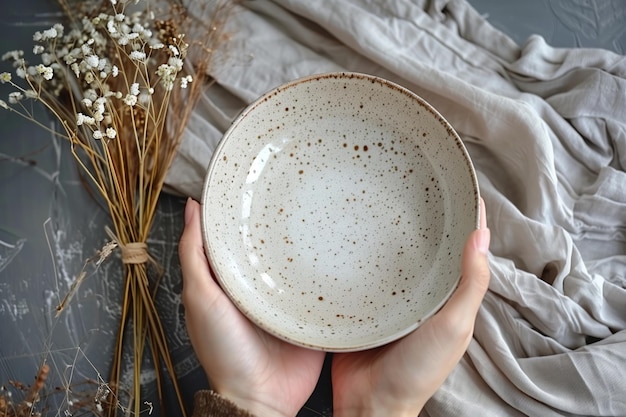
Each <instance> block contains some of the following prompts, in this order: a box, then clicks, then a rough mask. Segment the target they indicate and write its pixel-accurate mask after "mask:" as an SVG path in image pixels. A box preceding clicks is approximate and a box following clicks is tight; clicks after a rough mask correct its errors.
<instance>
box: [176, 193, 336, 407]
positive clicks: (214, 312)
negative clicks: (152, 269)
mask: <svg viewBox="0 0 626 417" xmlns="http://www.w3.org/2000/svg"><path fill="white" fill-rule="evenodd" d="M178 252H179V257H180V263H181V267H182V272H183V292H182V297H183V303H184V305H185V320H186V323H187V331H188V333H189V338H190V339H191V344H192V345H193V347H194V350H195V352H196V354H197V356H198V359H199V360H200V363H201V364H202V367H203V368H204V370H205V372H206V374H207V377H208V379H209V383H210V385H211V388H212V389H213V390H214V391H215V392H217V393H219V394H220V395H222V396H223V397H225V398H227V399H229V400H230V401H232V402H233V403H235V404H236V405H238V406H239V407H241V408H243V409H245V410H247V411H248V412H250V413H252V414H254V415H257V416H295V415H296V414H297V412H298V411H299V410H300V408H302V406H303V405H304V403H305V402H306V400H307V399H308V398H309V396H310V395H311V393H312V392H313V389H314V388H315V384H316V383H317V380H318V378H319V375H320V372H321V368H322V363H323V361H324V353H323V352H319V351H314V350H309V349H304V348H301V347H297V346H295V345H292V344H289V343H286V342H283V341H281V340H279V339H276V338H275V337H273V336H271V335H269V334H268V333H265V332H264V331H263V330H261V329H259V328H258V327H257V326H255V325H254V324H252V323H251V322H250V321H248V319H246V318H245V317H244V316H243V315H242V314H241V312H240V311H239V310H238V309H237V308H236V307H235V305H233V304H232V302H231V301H230V299H229V298H228V297H227V296H226V294H224V292H223V291H222V289H221V288H220V287H219V285H218V284H217V282H215V281H214V279H213V276H212V274H211V271H210V268H209V264H208V261H207V258H206V256H205V252H204V248H203V243H202V234H201V226H200V205H199V204H198V203H197V202H195V201H193V200H191V199H190V200H188V201H187V206H186V207H185V229H184V231H183V234H182V237H181V239H180V244H179V246H178Z"/></svg>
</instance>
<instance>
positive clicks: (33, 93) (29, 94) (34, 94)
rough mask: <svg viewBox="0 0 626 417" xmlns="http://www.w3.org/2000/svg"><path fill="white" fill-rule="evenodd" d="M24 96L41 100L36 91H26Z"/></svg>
mask: <svg viewBox="0 0 626 417" xmlns="http://www.w3.org/2000/svg"><path fill="white" fill-rule="evenodd" d="M24 95H25V96H26V98H39V94H38V93H37V92H36V91H35V90H30V89H28V90H26V91H24Z"/></svg>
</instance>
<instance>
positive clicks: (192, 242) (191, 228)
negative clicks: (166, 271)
mask: <svg viewBox="0 0 626 417" xmlns="http://www.w3.org/2000/svg"><path fill="white" fill-rule="evenodd" d="M178 256H179V258H180V266H181V269H182V275H183V294H182V295H183V302H184V304H185V305H186V306H189V304H191V303H194V302H195V300H202V299H204V301H206V297H211V294H214V295H215V294H216V293H221V291H219V292H216V291H215V290H217V289H218V288H217V287H218V286H217V284H216V283H215V282H214V280H213V278H212V275H211V271H210V268H209V262H208V260H207V258H206V255H205V252H204V245H203V242H202V227H201V224H200V204H199V203H198V202H196V201H194V200H192V199H191V198H190V199H188V200H187V204H186V206H185V228H184V230H183V233H182V235H181V238H180V242H179V243H178ZM213 287H215V288H213Z"/></svg>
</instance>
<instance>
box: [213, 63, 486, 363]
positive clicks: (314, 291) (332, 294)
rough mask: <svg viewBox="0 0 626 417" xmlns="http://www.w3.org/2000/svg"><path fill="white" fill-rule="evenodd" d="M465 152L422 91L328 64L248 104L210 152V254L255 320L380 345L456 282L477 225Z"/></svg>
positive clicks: (336, 347) (435, 306)
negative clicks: (325, 71)
mask: <svg viewBox="0 0 626 417" xmlns="http://www.w3.org/2000/svg"><path fill="white" fill-rule="evenodd" d="M478 216H479V191H478V183H477V181H476V175H475V172H474V169H473V166H472V163H471V160H470V158H469V155H468V153H467V151H466V149H465V147H464V145H463V143H462V142H461V140H460V138H459V136H458V135H457V134H456V132H455V131H454V129H453V128H452V127H451V126H450V124H449V123H448V122H447V121H446V120H445V119H444V118H443V117H442V116H441V115H440V114H439V113H438V112H437V111H436V110H435V109H434V108H433V107H432V106H430V105H429V104H428V103H427V102H426V101H424V100H423V99H421V98H420V97H418V96H417V95H415V94H413V93H412V92H410V91H409V90H407V89H405V88H403V87H401V86H398V85H396V84H394V83H392V82H389V81H386V80H384V79H381V78H378V77H374V76H369V75H364V74H356V73H331V74H322V75H316V76H311V77H307V78H304V79H299V80H296V81H294V82H291V83H288V84H285V85H283V86H280V87H278V88H276V89H274V90H272V91H270V92H268V93H267V94H265V95H264V96H263V97H261V98H259V99H258V100H257V101H255V102H254V103H252V104H251V105H250V106H249V107H248V108H246V109H245V110H244V111H243V112H242V113H241V115H240V116H239V117H238V118H237V119H236V120H235V121H234V122H233V124H232V126H231V127H230V129H229V130H228V131H227V132H226V133H225V135H224V137H223V139H222V141H221V142H220V144H219V146H218V148H217V149H216V151H215V153H214V155H213V158H212V160H211V162H210V165H209V169H208V172H207V175H206V180H205V185H204V190H203V197H202V225H203V237H204V243H205V248H206V253H207V257H208V259H209V261H210V263H211V266H212V269H213V271H214V272H215V274H216V277H217V279H218V281H219V283H220V285H221V287H222V289H223V290H224V291H225V292H226V294H227V295H228V296H229V297H230V299H231V300H232V301H233V302H234V303H235V305H236V306H237V307H238V308H239V309H240V310H241V312H242V313H243V314H245V315H246V316H247V317H248V318H249V319H250V320H251V321H252V322H254V323H255V324H257V325H258V326H260V327H261V328H262V329H264V330H266V331H267V332H269V333H271V334H273V335H275V336H277V337H279V338H281V339H284V340H286V341H289V342H291V343H294V344H297V345H301V346H306V347H309V348H314V349H320V350H325V351H356V350H363V349H368V348H373V347H377V346H381V345H383V344H386V343H389V342H391V341H394V340H397V339H398V338H400V337H402V336H404V335H406V334H408V333H409V332H411V331H413V330H414V329H416V328H417V327H418V326H419V325H420V324H421V323H423V321H424V320H426V319H427V318H428V317H430V316H431V315H433V314H434V313H435V312H437V310H439V308H441V306H442V305H443V304H444V303H445V302H446V301H447V300H448V298H449V297H450V295H451V294H452V292H453V291H454V289H455V288H456V286H457V284H458V281H459V278H460V270H461V252H462V249H463V246H464V243H465V240H466V238H467V236H468V235H469V233H470V232H471V231H472V230H474V229H475V228H476V227H477V225H478V223H479V219H478Z"/></svg>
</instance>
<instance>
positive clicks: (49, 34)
mask: <svg viewBox="0 0 626 417" xmlns="http://www.w3.org/2000/svg"><path fill="white" fill-rule="evenodd" d="M57 36H59V33H58V32H57V29H56V28H55V27H51V28H50V29H46V30H44V31H43V32H42V33H41V40H44V41H45V40H48V39H55V38H56V37H57Z"/></svg>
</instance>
